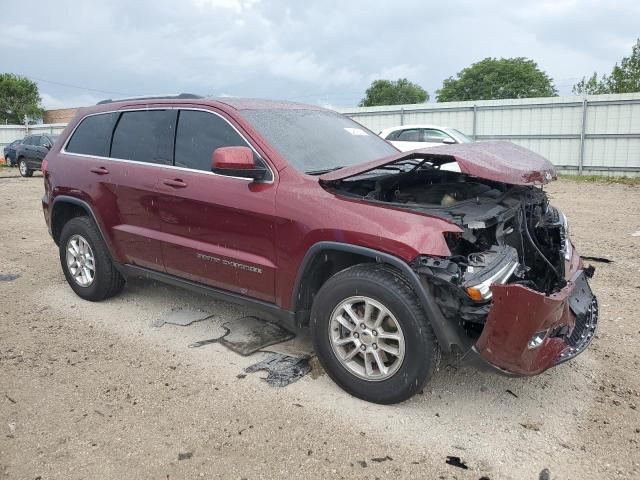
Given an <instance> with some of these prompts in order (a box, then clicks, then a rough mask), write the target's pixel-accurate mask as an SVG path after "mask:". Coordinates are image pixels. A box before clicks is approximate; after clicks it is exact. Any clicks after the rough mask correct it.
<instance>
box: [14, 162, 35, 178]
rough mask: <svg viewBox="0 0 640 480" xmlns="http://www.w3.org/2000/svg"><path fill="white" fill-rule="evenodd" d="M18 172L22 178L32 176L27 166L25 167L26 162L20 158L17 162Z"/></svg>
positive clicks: (31, 171)
mask: <svg viewBox="0 0 640 480" xmlns="http://www.w3.org/2000/svg"><path fill="white" fill-rule="evenodd" d="M18 170H19V171H20V175H21V176H23V177H31V176H33V170H31V169H29V166H28V165H27V160H26V159H24V158H20V159H19V160H18Z"/></svg>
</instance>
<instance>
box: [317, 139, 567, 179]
mask: <svg viewBox="0 0 640 480" xmlns="http://www.w3.org/2000/svg"><path fill="white" fill-rule="evenodd" d="M410 159H427V160H429V161H430V162H432V163H433V164H434V165H442V164H444V163H450V162H458V165H459V166H460V171H461V172H462V173H466V174H468V175H473V176H474V177H478V178H484V179H486V180H493V181H496V182H502V183H508V184H512V185H544V184H546V183H549V182H550V181H552V180H555V179H556V178H557V175H556V170H555V168H554V167H553V165H552V164H551V162H549V160H547V159H546V158H544V157H542V156H541V155H538V154H537V153H535V152H532V151H531V150H528V149H526V148H524V147H521V146H519V145H516V144H515V143H511V142H504V141H497V142H477V143H461V144H456V145H444V146H442V147H432V148H424V149H419V150H412V151H410V152H398V153H397V154H395V155H391V156H388V157H383V158H380V159H377V160H372V161H370V162H366V163H361V164H359V165H353V166H351V167H345V168H341V169H340V170H334V171H333V172H328V173H325V174H324V175H320V181H321V182H332V181H336V180H343V179H345V178H349V177H354V176H356V175H360V174H362V173H365V172H369V171H371V170H375V169H376V168H380V167H383V166H385V165H389V164H392V163H395V162H398V161H401V160H410Z"/></svg>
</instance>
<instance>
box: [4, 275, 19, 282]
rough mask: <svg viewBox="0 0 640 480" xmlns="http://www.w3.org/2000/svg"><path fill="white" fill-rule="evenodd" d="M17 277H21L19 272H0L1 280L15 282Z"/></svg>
mask: <svg viewBox="0 0 640 480" xmlns="http://www.w3.org/2000/svg"><path fill="white" fill-rule="evenodd" d="M16 278H20V274H19V273H0V282H13V281H14V280H15V279H16Z"/></svg>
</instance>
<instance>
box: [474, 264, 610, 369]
mask: <svg viewBox="0 0 640 480" xmlns="http://www.w3.org/2000/svg"><path fill="white" fill-rule="evenodd" d="M492 292H493V301H492V305H491V309H490V311H489V316H488V317H487V321H486V324H485V326H484V329H483V331H482V334H481V335H480V337H479V338H478V341H477V342H476V344H475V346H474V347H473V351H474V352H475V353H476V354H478V355H479V357H480V359H481V360H483V361H484V363H486V364H488V365H490V366H492V367H494V368H495V369H498V370H499V371H501V372H502V373H505V374H509V375H517V376H522V375H535V374H538V373H540V372H543V371H544V370H546V369H548V368H550V367H553V366H554V365H557V364H559V363H561V362H564V361H567V360H569V359H571V358H573V357H575V356H576V355H578V354H579V353H581V352H583V351H584V350H585V349H586V348H587V346H588V345H589V343H591V340H592V339H593V336H594V335H595V332H596V327H597V324H598V303H597V300H596V297H595V296H594V295H593V293H592V292H591V288H590V287H589V284H588V283H587V278H586V275H585V271H584V270H578V271H576V272H575V273H574V275H573V277H572V279H571V280H569V281H568V282H567V285H566V286H565V287H564V288H563V289H562V290H560V291H558V292H556V293H554V294H551V295H545V294H543V293H540V292H536V291H534V290H531V289H529V288H527V287H524V286H522V285H513V284H512V285H493V286H492Z"/></svg>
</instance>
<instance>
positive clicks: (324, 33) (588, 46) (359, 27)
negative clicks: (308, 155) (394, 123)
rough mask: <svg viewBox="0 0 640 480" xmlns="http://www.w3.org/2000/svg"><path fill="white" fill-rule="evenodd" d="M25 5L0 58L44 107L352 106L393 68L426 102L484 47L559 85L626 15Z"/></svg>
mask: <svg viewBox="0 0 640 480" xmlns="http://www.w3.org/2000/svg"><path fill="white" fill-rule="evenodd" d="M32 10H33V7H32V6H31V5H30V4H27V3H25V2H22V1H20V0H5V1H4V2H3V17H4V18H11V19H13V20H12V22H10V23H9V24H8V25H9V26H8V27H7V26H5V30H4V31H3V35H2V36H0V65H2V66H3V67H4V69H6V70H7V71H11V72H14V73H20V74H23V75H27V76H32V77H34V78H37V79H43V80H48V81H50V82H56V83H57V84H54V83H46V82H40V89H41V92H42V93H43V97H44V96H45V94H46V95H47V97H46V98H47V99H48V100H47V101H48V102H50V103H51V104H52V105H57V106H63V105H64V104H65V103H68V104H70V105H71V104H72V103H73V104H75V103H76V102H78V101H84V100H83V99H86V100H87V101H89V100H91V102H92V103H95V102H94V100H95V99H96V98H95V97H99V98H110V97H118V96H126V95H141V94H153V93H159V92H160V93H163V92H193V93H202V94H211V95H220V94H222V93H224V94H227V95H234V96H254V97H271V98H287V99H292V100H299V101H305V102H309V103H330V104H332V105H355V104H357V103H358V101H359V100H360V99H361V98H362V95H363V94H364V91H365V90H366V88H367V86H368V85H369V84H370V83H371V81H372V80H375V79H377V78H389V79H396V78H400V77H406V78H408V79H409V80H411V81H414V82H416V83H418V84H420V85H422V86H423V87H424V88H426V89H427V90H428V91H429V93H430V94H431V97H432V98H433V97H434V92H435V90H436V89H438V88H439V87H440V86H441V85H442V80H443V79H445V78H447V77H449V76H452V75H455V74H456V73H457V72H459V71H460V70H462V69H463V68H464V67H466V66H468V65H469V64H470V63H472V62H476V61H479V60H481V59H482V58H485V57H488V56H495V57H512V56H526V57H530V58H533V59H534V60H535V61H536V62H538V64H539V65H540V67H541V68H543V69H545V70H547V72H548V73H549V74H550V75H551V76H552V77H553V78H554V79H556V81H557V82H558V83H559V84H561V86H562V88H561V92H562V93H568V92H569V91H570V88H571V85H572V83H573V82H575V81H576V80H577V79H578V78H580V77H581V76H583V75H587V74H590V73H591V72H593V71H594V70H597V71H600V72H602V71H607V70H609V69H610V68H611V66H613V64H614V63H615V62H616V61H619V60H620V58H621V57H622V56H624V55H628V53H629V51H630V46H631V44H632V43H633V41H634V40H635V37H636V36H637V35H638V32H637V26H636V23H637V22H636V19H637V18H639V17H640V3H638V2H636V1H629V0H622V1H619V2H604V1H597V0H585V1H580V2H578V1H577V0H553V1H552V0H543V1H536V0H526V1H522V2H507V1H501V0H485V1H483V2H477V1H475V0H451V1H450V2H449V3H447V4H446V7H444V6H443V4H442V3H441V2H425V1H423V0H399V1H397V2H393V3H389V2H387V1H384V0H369V1H367V2H364V1H361V2H345V1H344V0H323V1H319V0H310V1H306V2H291V1H288V0H269V1H260V0H187V1H180V0H138V1H135V2H131V1H130V0H111V1H109V2H103V1H98V0H85V1H81V0H58V1H56V2H46V3H44V2H43V3H41V4H39V5H38V8H37V10H38V15H33V11H32ZM43 18H45V19H47V21H46V22H44V24H43V22H42V19H43ZM43 25H44V26H43ZM7 29H10V30H9V33H7ZM61 83H62V84H67V85H74V86H75V87H83V88H85V89H90V90H83V89H82V88H75V87H71V86H63V85H59V84H61ZM83 95H84V96H86V98H85V97H83ZM88 97H91V98H88Z"/></svg>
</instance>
